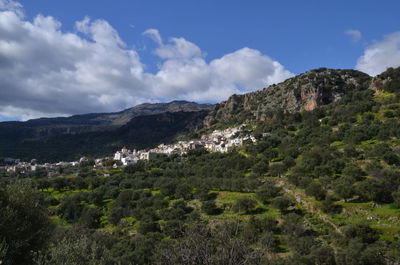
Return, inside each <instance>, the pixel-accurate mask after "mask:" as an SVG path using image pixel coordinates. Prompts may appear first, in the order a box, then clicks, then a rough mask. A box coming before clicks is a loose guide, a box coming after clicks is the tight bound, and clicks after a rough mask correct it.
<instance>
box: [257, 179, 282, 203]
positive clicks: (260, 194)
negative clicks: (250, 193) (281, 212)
mask: <svg viewBox="0 0 400 265" xmlns="http://www.w3.org/2000/svg"><path fill="white" fill-rule="evenodd" d="M281 190H282V188H280V187H277V186H275V185H273V184H272V183H265V184H264V185H263V186H261V187H260V188H259V189H258V190H257V191H256V197H257V199H258V200H260V201H261V202H262V203H264V204H266V203H268V201H269V200H270V199H272V198H275V197H276V196H278V195H279V194H280V193H281Z"/></svg>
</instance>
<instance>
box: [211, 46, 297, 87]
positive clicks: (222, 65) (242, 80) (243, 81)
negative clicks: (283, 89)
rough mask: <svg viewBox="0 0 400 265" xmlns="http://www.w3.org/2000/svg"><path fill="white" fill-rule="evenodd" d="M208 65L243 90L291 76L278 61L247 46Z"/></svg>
mask: <svg viewBox="0 0 400 265" xmlns="http://www.w3.org/2000/svg"><path fill="white" fill-rule="evenodd" d="M210 66H211V69H212V71H213V72H215V73H216V74H218V75H219V76H220V77H221V78H223V79H224V80H226V81H227V82H231V83H235V84H237V85H238V86H239V87H242V88H244V89H245V90H246V89H250V90H254V88H262V87H264V86H266V85H270V84H274V83H278V82H281V81H282V80H285V79H287V78H289V77H291V76H293V74H292V73H290V72H289V71H287V70H285V69H284V67H283V66H282V65H281V64H280V63H278V62H276V61H273V60H272V59H271V58H270V57H268V56H266V55H263V54H261V52H259V51H257V50H254V49H250V48H247V47H246V48H243V49H240V50H237V51H235V52H233V53H230V54H227V55H225V56H223V57H222V58H220V59H216V60H213V61H212V62H211V63H210Z"/></svg>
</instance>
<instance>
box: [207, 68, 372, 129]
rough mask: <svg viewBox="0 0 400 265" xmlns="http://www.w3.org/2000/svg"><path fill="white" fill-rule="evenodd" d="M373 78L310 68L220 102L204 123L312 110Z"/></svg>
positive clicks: (365, 75) (209, 123)
mask: <svg viewBox="0 0 400 265" xmlns="http://www.w3.org/2000/svg"><path fill="white" fill-rule="evenodd" d="M371 80H372V78H371V77H370V76H369V75H367V74H365V73H362V72H359V71H355V70H334V69H327V68H319V69H315V70H311V71H309V72H306V73H304V74H301V75H298V76H295V77H293V78H290V79H287V80H286V81H284V82H282V83H280V84H277V85H272V86H269V87H267V88H264V89H263V90H259V91H255V92H252V93H247V94H244V95H233V96H231V97H230V98H229V99H228V100H227V101H224V102H221V103H219V104H217V106H216V107H215V109H214V110H213V111H212V112H211V113H210V115H208V116H207V117H206V119H205V121H204V123H205V125H207V126H210V125H213V124H215V123H224V124H230V123H241V122H244V121H246V120H252V119H255V120H261V121H263V120H268V119H269V118H271V117H272V116H273V115H274V113H276V112H277V111H280V110H282V111H283V112H287V113H293V112H298V111H303V110H313V109H315V108H316V107H317V106H321V105H326V104H330V103H332V102H335V101H337V100H338V99H340V98H341V97H342V96H343V95H345V94H346V93H347V92H349V91H351V90H354V89H367V88H368V86H369V85H370V83H371Z"/></svg>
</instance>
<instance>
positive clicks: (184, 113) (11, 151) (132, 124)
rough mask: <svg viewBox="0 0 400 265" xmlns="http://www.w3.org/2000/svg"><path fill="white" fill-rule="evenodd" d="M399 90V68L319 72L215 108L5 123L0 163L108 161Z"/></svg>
mask: <svg viewBox="0 0 400 265" xmlns="http://www.w3.org/2000/svg"><path fill="white" fill-rule="evenodd" d="M399 86H400V68H397V69H393V68H390V69H388V70H387V71H386V72H384V73H382V74H381V75H378V76H377V77H374V78H373V77H370V76H369V75H367V74H365V73H362V72H359V71H355V70H334V69H327V68H319V69H315V70H311V71H309V72H306V73H304V74H301V75H298V76H295V77H293V78H290V79H287V80H286V81H284V82H282V83H280V84H277V85H272V86H269V87H267V88H264V89H262V90H259V91H256V92H252V93H247V94H243V95H232V96H231V97H230V98H229V99H228V100H227V101H223V102H221V103H219V104H216V105H212V104H197V103H194V102H187V101H172V102H170V103H154V104H151V103H146V104H141V105H138V106H135V107H133V108H130V109H127V110H124V111H121V112H116V113H96V114H84V115H74V116H71V117H62V118H41V119H35V120H29V121H26V122H1V123H0V157H13V158H21V159H25V160H27V159H31V158H37V159H39V160H40V161H59V160H72V159H77V158H79V157H80V156H102V155H109V154H111V153H112V152H113V151H115V150H117V149H119V148H121V147H122V146H123V145H128V146H129V147H130V148H148V147H152V146H154V145H157V144H159V143H161V142H167V141H171V140H173V139H175V138H176V137H177V136H178V135H181V134H183V133H186V132H189V131H191V130H193V129H196V128H199V127H200V126H207V127H210V126H214V125H219V126H231V125H238V124H241V123H243V122H246V121H249V120H258V121H266V120H269V119H271V118H273V117H276V115H277V114H278V113H285V112H286V113H294V112H300V111H310V110H313V109H315V108H317V107H318V106H323V105H327V104H332V103H335V102H337V101H338V100H339V99H341V98H343V97H344V96H345V95H347V94H349V92H351V91H353V90H359V91H362V90H367V89H371V90H375V91H376V90H387V91H390V90H391V89H392V88H394V89H397V87H399Z"/></svg>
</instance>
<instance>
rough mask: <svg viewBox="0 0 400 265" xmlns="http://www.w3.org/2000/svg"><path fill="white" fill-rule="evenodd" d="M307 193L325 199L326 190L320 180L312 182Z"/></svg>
mask: <svg viewBox="0 0 400 265" xmlns="http://www.w3.org/2000/svg"><path fill="white" fill-rule="evenodd" d="M306 194H307V195H309V196H313V197H315V199H317V200H323V199H325V195H326V191H325V190H324V188H323V187H322V185H321V184H319V183H318V182H315V181H313V182H311V183H310V185H308V186H307V188H306Z"/></svg>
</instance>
